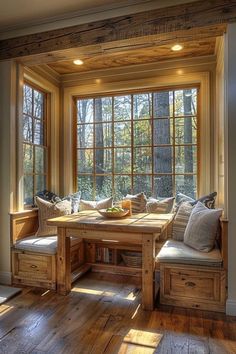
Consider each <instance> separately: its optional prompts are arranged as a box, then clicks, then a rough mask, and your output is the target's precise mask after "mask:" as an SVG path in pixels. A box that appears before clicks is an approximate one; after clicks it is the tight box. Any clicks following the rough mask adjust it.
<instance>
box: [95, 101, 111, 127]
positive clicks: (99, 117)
mask: <svg viewBox="0 0 236 354" xmlns="http://www.w3.org/2000/svg"><path fill="white" fill-rule="evenodd" d="M111 120H112V97H102V98H96V99H95V121H96V122H106V121H111Z"/></svg>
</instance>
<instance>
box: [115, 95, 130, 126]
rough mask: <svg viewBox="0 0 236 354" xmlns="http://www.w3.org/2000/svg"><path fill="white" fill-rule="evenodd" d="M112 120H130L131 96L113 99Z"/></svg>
mask: <svg viewBox="0 0 236 354" xmlns="http://www.w3.org/2000/svg"><path fill="white" fill-rule="evenodd" d="M114 119H115V120H130V119H131V96H130V95H127V96H116V97H114Z"/></svg>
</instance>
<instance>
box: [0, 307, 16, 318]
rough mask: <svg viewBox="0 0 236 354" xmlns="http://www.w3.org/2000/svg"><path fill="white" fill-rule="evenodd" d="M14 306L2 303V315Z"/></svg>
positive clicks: (0, 310)
mask: <svg viewBox="0 0 236 354" xmlns="http://www.w3.org/2000/svg"><path fill="white" fill-rule="evenodd" d="M13 308H14V306H9V305H1V306H0V316H3V315H5V314H6V313H7V312H9V311H10V310H12V309H13Z"/></svg>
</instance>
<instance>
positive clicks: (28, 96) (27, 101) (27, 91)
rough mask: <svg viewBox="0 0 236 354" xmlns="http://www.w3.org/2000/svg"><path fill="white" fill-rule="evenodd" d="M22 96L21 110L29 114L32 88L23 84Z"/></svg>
mask: <svg viewBox="0 0 236 354" xmlns="http://www.w3.org/2000/svg"><path fill="white" fill-rule="evenodd" d="M23 96H24V97H23V98H24V99H23V112H24V113H25V114H29V115H31V114H32V107H33V90H32V88H31V87H30V86H28V85H24V92H23Z"/></svg>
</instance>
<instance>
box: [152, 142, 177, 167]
mask: <svg viewBox="0 0 236 354" xmlns="http://www.w3.org/2000/svg"><path fill="white" fill-rule="evenodd" d="M153 158H154V173H172V170H173V166H172V163H173V151H172V147H169V146H163V147H155V148H154V156H153Z"/></svg>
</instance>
